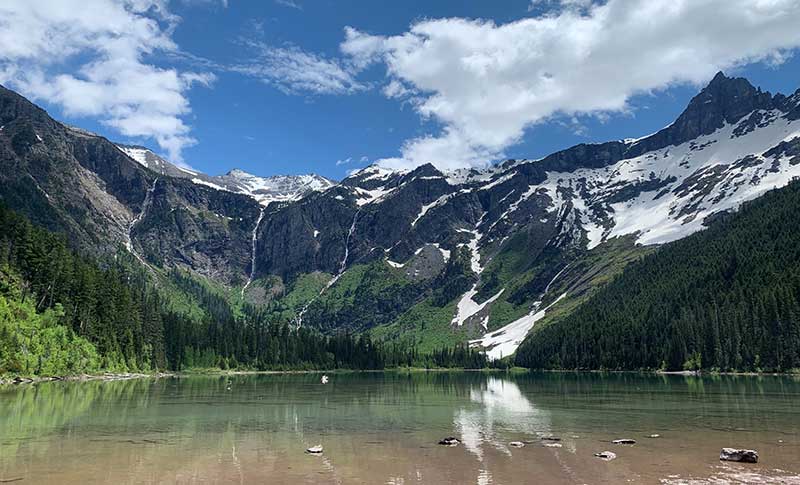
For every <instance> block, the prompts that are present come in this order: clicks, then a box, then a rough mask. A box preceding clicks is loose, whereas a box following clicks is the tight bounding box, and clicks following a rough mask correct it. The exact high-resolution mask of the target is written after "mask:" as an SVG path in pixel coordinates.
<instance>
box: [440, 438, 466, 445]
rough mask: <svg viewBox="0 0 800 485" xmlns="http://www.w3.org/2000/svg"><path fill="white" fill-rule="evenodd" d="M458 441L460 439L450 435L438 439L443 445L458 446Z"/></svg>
mask: <svg viewBox="0 0 800 485" xmlns="http://www.w3.org/2000/svg"><path fill="white" fill-rule="evenodd" d="M459 443H461V441H460V440H459V439H458V438H454V437H452V436H448V437H447V438H444V439H442V440H439V444H440V445H443V446H458V444H459Z"/></svg>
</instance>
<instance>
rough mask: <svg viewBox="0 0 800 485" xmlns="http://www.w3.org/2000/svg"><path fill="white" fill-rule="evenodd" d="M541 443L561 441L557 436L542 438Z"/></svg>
mask: <svg viewBox="0 0 800 485" xmlns="http://www.w3.org/2000/svg"><path fill="white" fill-rule="evenodd" d="M542 441H561V438H559V437H557V436H542Z"/></svg>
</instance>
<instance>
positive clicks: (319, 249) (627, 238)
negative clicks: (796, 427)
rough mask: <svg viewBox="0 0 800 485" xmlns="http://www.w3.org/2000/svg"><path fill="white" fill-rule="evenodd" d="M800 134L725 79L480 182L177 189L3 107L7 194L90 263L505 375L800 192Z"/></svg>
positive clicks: (16, 107)
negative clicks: (671, 255)
mask: <svg viewBox="0 0 800 485" xmlns="http://www.w3.org/2000/svg"><path fill="white" fill-rule="evenodd" d="M26 103H27V104H26ZM34 108H35V109H34ZM37 110H38V111H37ZM798 120H800V90H798V92H796V93H795V94H794V95H791V96H784V95H782V94H777V95H772V94H770V93H767V92H762V91H761V90H759V89H757V88H755V87H753V86H752V85H751V84H750V83H749V82H748V81H747V80H745V79H743V78H728V77H726V76H724V74H721V73H720V74H718V75H717V76H715V78H714V79H713V80H712V81H711V82H710V83H709V85H708V86H706V87H705V88H704V89H703V90H701V91H700V92H699V93H698V94H697V95H696V96H695V97H693V99H692V100H691V101H690V103H689V104H688V106H687V108H686V109H685V110H684V111H683V113H681V115H680V116H679V117H678V118H677V119H676V121H675V122H673V123H672V124H670V125H669V126H667V127H665V128H664V129H662V130H659V131H658V132H656V133H654V134H652V135H649V136H647V137H643V138H640V139H636V140H621V141H610V142H605V143H597V144H580V145H576V146H573V147H570V148H567V149H564V150H561V151H558V152H555V153H553V154H551V155H548V156H546V157H543V158H541V159H538V160H507V161H504V162H502V163H498V164H496V165H492V166H490V167H488V168H486V169H481V170H477V169H462V170H457V171H446V172H445V171H441V170H439V169H437V168H436V167H435V166H434V165H432V164H425V165H422V166H419V167H416V168H414V169H411V170H389V169H386V168H383V167H379V166H375V165H373V166H369V167H365V168H364V169H361V170H358V171H356V172H353V173H351V174H350V175H349V176H348V177H346V178H345V179H344V180H342V181H340V182H339V183H333V182H332V181H329V180H327V179H322V178H316V177H315V176H313V175H308V176H295V177H294V178H291V179H290V180H286V179H285V178H284V179H282V178H281V177H280V176H276V177H274V178H258V177H255V178H253V177H254V176H251V174H247V173H246V172H241V171H236V170H231V171H230V172H229V173H228V174H226V175H224V176H218V177H217V178H214V177H210V176H205V177H208V179H203V178H202V176H201V175H199V174H198V173H196V172H193V171H189V170H186V169H183V168H178V167H175V166H174V165H172V167H175V169H174V171H178V172H180V175H175V176H173V175H170V173H168V172H169V171H173V169H171V168H168V167H167V165H165V164H164V163H168V162H166V161H164V160H163V159H161V161H159V160H158V159H155V158H152V159H151V160H148V159H147V156H148V154H147V153H145V152H131V154H132V155H133V156H138V157H139V158H142V159H143V161H144V163H142V161H134V158H131V157H130V155H131V154H129V155H125V154H123V152H122V151H120V148H118V146H117V145H114V144H112V143H111V142H108V141H107V140H105V139H104V138H102V137H98V138H93V137H91V136H89V135H87V134H86V133H85V132H83V131H82V130H79V129H74V128H66V127H64V125H61V124H60V123H58V122H56V121H55V120H52V119H51V118H49V116H47V114H46V113H45V112H44V111H43V110H40V109H38V108H36V107H35V106H34V105H32V104H30V103H28V102H27V100H24V98H22V97H19V96H18V95H16V94H14V95H11V94H9V92H5V91H3V92H0V121H2V124H3V128H2V129H0V160H2V163H3V164H4V169H5V170H4V171H3V172H4V173H3V174H0V178H1V179H2V180H3V182H4V187H3V189H2V190H0V197H2V198H3V199H4V200H7V201H11V204H10V205H11V206H12V208H15V209H17V210H21V211H22V212H24V213H26V214H27V215H32V216H34V217H33V218H34V220H36V219H35V218H36V217H37V216H38V217H39V218H40V219H47V220H44V223H45V224H47V223H48V220H49V222H50V224H51V227H55V228H57V229H58V230H61V231H63V232H67V233H68V234H70V235H71V236H73V237H74V238H75V240H76V241H77V242H78V243H79V245H82V246H83V247H85V248H88V249H90V250H91V249H95V250H100V251H103V252H113V250H114V247H115V245H116V247H117V248H119V247H123V248H126V247H127V249H128V250H129V251H131V252H134V253H135V254H136V255H137V257H139V258H140V259H141V260H142V261H144V262H145V263H146V264H148V265H150V266H152V267H153V268H157V269H169V268H181V269H185V270H189V271H191V272H194V273H195V274H198V275H201V276H204V277H208V278H211V279H212V280H215V281H217V282H220V283H222V284H224V285H226V286H228V287H231V288H237V293H240V295H241V298H242V299H244V300H246V301H248V302H250V303H252V304H255V305H267V304H269V305H272V307H274V306H275V305H278V307H280V310H275V312H276V313H275V317H274V318H276V319H281V320H282V321H287V320H288V321H293V322H294V323H295V324H296V325H300V324H302V325H308V326H312V327H317V328H322V329H324V330H325V331H329V332H336V331H342V330H347V331H355V332H374V333H375V334H376V335H381V336H383V337H384V338H390V339H401V340H402V339H409V338H412V336H415V337H413V338H416V339H423V340H425V339H432V338H433V339H439V341H441V342H446V341H447V340H448V339H450V340H457V341H462V342H463V341H465V340H470V341H472V343H473V345H475V346H480V347H483V348H484V349H485V350H486V351H487V353H489V354H490V355H491V356H492V357H493V358H497V357H501V356H502V357H505V356H507V355H508V353H509V352H513V351H514V350H515V349H516V346H517V345H518V344H519V343H520V342H521V340H522V339H524V337H525V335H526V334H527V332H528V331H529V330H530V328H531V327H533V326H534V325H535V324H536V321H538V320H540V319H541V318H542V317H543V316H544V314H545V313H552V312H562V311H566V310H565V309H569V308H574V307H575V306H576V305H577V304H579V303H580V302H581V301H583V300H584V299H585V298H586V297H588V296H589V295H590V294H591V293H592V292H593V291H595V289H596V288H598V287H600V286H602V285H603V284H605V283H606V282H607V281H609V280H610V279H611V278H613V277H614V275H616V274H619V272H620V271H621V269H622V268H623V267H624V266H625V265H626V264H628V263H629V262H630V261H632V260H635V259H636V258H637V257H638V255H641V254H644V253H646V252H648V251H650V249H648V248H649V247H651V246H653V245H655V246H657V245H660V244H664V243H668V242H670V241H673V240H676V239H681V238H683V237H685V236H686V235H689V234H692V233H694V232H697V231H699V230H702V229H703V228H704V227H705V221H706V220H709V219H713V218H714V217H716V216H717V215H718V214H720V213H722V212H725V211H729V210H735V209H736V208H738V207H739V205H740V204H741V203H742V202H744V201H746V200H752V199H753V198H756V197H759V196H760V195H761V194H763V193H765V192H766V191H768V190H770V189H772V188H775V187H781V186H784V185H786V184H788V183H789V181H790V180H792V179H793V178H794V177H797V176H799V175H800V123H798ZM6 125H8V127H6ZM40 126H41V128H37V127H40ZM37 129H38V130H39V131H41V133H39V131H37ZM124 149H127V150H129V151H131V150H143V149H142V148H141V147H135V146H133V147H131V146H124ZM149 153H152V152H149ZM148 163H149V164H151V165H153V168H155V169H156V170H155V171H153V170H151V169H150V168H148V166H147V164H148ZM170 165H171V164H170ZM56 166H58V167H59V170H56V169H55V167H56ZM159 167H160V168H159ZM159 170H161V171H159ZM65 177H66V178H65ZM226 177H227V178H226ZM303 177H306V178H305V179H304V178H303ZM31 178H32V179H33V180H34V181H35V182H36V185H38V186H39V188H40V189H41V190H38V189H37V188H36V185H34V186H33V187H31V184H30V183H29V182H26V181H28V180H30V179H31ZM265 181H271V182H265ZM282 181H283V182H286V184H282ZM272 182H274V183H272ZM48 191H49V192H52V194H49V193H48ZM258 191H263V192H262V193H258ZM42 193H43V194H44V195H42ZM31 194H32V195H31ZM82 194H83V195H82ZM148 194H149V196H148ZM259 196H261V198H259ZM51 197H52V198H51ZM48 214H49V215H48ZM45 216H47V217H45ZM39 222H42V221H39ZM100 246H102V248H100ZM314 275H318V276H314ZM312 282H313V283H312ZM309 285H310V286H309ZM311 288H314V289H313V290H312V289H311ZM239 289H240V291H238V290H239ZM424 322H427V323H424ZM415 343H416V344H418V343H419V342H415Z"/></svg>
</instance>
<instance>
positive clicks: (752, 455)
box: [719, 448, 758, 463]
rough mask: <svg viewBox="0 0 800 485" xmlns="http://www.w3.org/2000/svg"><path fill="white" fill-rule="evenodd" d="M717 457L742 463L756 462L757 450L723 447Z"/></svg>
mask: <svg viewBox="0 0 800 485" xmlns="http://www.w3.org/2000/svg"><path fill="white" fill-rule="evenodd" d="M719 459H720V460H722V461H740V462H743V463H758V452H757V451H756V450H738V449H736V448H723V449H722V451H720V452H719Z"/></svg>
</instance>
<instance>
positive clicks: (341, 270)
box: [295, 209, 361, 328]
mask: <svg viewBox="0 0 800 485" xmlns="http://www.w3.org/2000/svg"><path fill="white" fill-rule="evenodd" d="M360 213H361V209H358V210H357V211H356V213H355V215H354V216H353V223H352V224H350V230H349V231H347V237H346V238H345V240H344V257H343V258H342V262H341V264H340V265H339V272H338V273H336V275H335V276H334V277H333V278H331V280H330V281H328V283H327V284H326V285H325V287H323V288H322V290H320V292H319V294H318V295H317V296H315V297H314V298H312V299H311V300H310V301H309V302H308V303H306V304H305V305H303V309H302V310H300V313H298V314H297V319H296V320H295V321H296V322H297V328H300V325H302V324H303V315H305V314H306V311H307V310H308V307H310V306H311V304H312V303H314V302H315V301H317V298H319V297H320V296H322V294H323V293H325V290H327V289H328V288H330V287H331V286H333V285H334V284H335V283H336V281H338V280H339V278H340V277H341V276H342V274H344V272H345V270H346V269H347V258H348V257H349V256H350V238H351V237H353V233H354V232H355V230H356V222H358V215H359V214H360Z"/></svg>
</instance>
